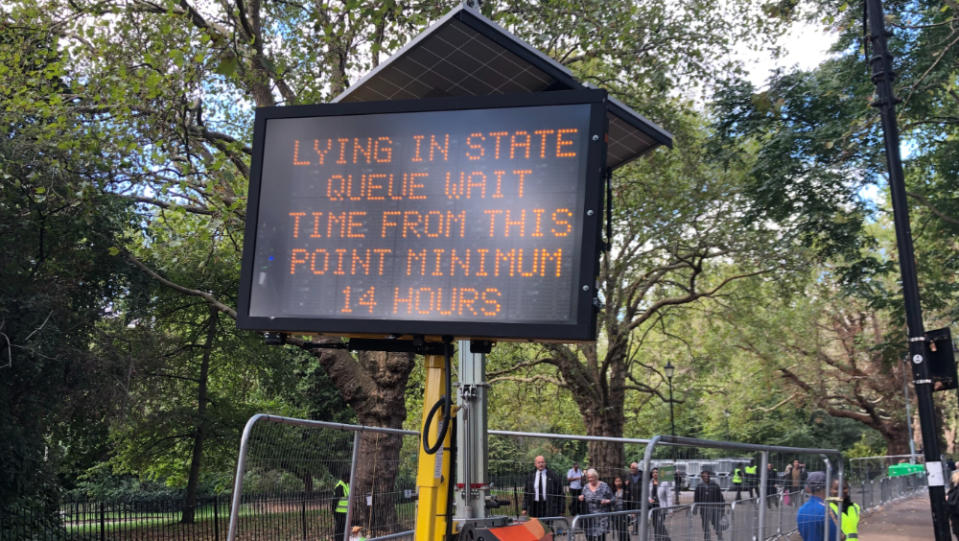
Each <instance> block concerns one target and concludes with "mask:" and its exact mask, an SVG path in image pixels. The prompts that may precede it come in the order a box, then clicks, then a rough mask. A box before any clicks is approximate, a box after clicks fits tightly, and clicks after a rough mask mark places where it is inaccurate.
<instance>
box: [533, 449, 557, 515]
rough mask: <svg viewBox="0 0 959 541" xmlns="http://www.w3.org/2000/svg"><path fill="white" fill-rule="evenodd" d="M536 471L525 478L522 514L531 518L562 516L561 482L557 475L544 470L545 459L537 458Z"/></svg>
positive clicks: (535, 462)
mask: <svg viewBox="0 0 959 541" xmlns="http://www.w3.org/2000/svg"><path fill="white" fill-rule="evenodd" d="M534 464H535V465H536V469H535V470H533V471H532V472H531V473H530V474H529V475H528V476H527V477H526V485H525V486H524V487H523V514H524V515H526V514H528V515H529V516H531V517H559V516H562V515H563V482H562V481H561V480H560V478H559V475H557V474H555V473H553V472H552V471H550V470H548V469H546V459H545V458H543V457H541V456H538V457H536V459H535V461H534Z"/></svg>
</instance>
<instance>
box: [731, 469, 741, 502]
mask: <svg viewBox="0 0 959 541" xmlns="http://www.w3.org/2000/svg"><path fill="white" fill-rule="evenodd" d="M733 487H734V488H735V489H736V500H739V495H740V493H741V492H742V491H743V469H742V468H740V467H739V466H736V467H735V468H734V469H733Z"/></svg>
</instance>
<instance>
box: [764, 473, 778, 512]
mask: <svg viewBox="0 0 959 541" xmlns="http://www.w3.org/2000/svg"><path fill="white" fill-rule="evenodd" d="M778 480H779V472H777V471H776V467H775V466H773V464H772V462H770V463H768V464H766V508H767V509H772V506H773V504H774V503H775V504H776V507H779V490H778V489H777V484H776V481H778Z"/></svg>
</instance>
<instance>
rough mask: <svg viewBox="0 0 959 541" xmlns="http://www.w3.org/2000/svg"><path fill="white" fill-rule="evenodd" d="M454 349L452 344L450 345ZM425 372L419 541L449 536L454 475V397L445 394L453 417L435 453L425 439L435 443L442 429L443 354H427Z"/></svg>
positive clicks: (418, 481)
mask: <svg viewBox="0 0 959 541" xmlns="http://www.w3.org/2000/svg"><path fill="white" fill-rule="evenodd" d="M447 347H449V348H450V349H452V346H451V345H447ZM425 357H426V361H425V365H424V367H425V369H426V370H425V372H426V383H425V391H424V393H423V420H422V423H421V425H420V427H421V430H420V433H421V434H424V435H425V437H424V439H423V442H421V444H420V452H419V461H418V462H417V472H416V486H417V489H418V491H419V499H418V503H417V508H416V533H415V539H416V541H436V540H439V539H443V538H444V536H445V535H446V528H447V521H448V520H449V519H450V516H449V503H450V502H449V483H450V478H451V477H452V470H451V466H452V460H451V455H450V441H451V440H450V436H451V432H452V423H453V419H452V403H453V397H452V396H446V398H445V399H446V400H448V401H449V406H448V407H449V408H450V412H451V415H450V419H448V421H447V422H448V425H447V426H446V429H445V430H444V432H445V433H444V434H443V442H442V444H441V445H440V447H439V448H437V449H436V450H435V452H434V453H430V452H429V451H430V450H431V449H426V447H425V445H423V443H424V442H426V443H428V444H429V445H436V442H437V438H439V431H440V430H441V429H443V427H442V425H443V422H444V421H443V418H442V416H443V411H442V410H443V409H444V408H443V407H442V406H439V408H440V410H439V411H435V409H436V408H437V407H438V404H439V402H440V401H441V400H443V397H444V395H446V393H447V391H448V389H447V388H446V381H447V378H448V377H449V376H450V375H449V374H448V373H447V371H448V370H449V367H448V365H447V363H446V359H445V358H444V356H443V355H426V356H425Z"/></svg>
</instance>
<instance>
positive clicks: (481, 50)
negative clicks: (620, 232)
mask: <svg viewBox="0 0 959 541" xmlns="http://www.w3.org/2000/svg"><path fill="white" fill-rule="evenodd" d="M584 88H591V87H590V86H589V85H586V84H583V83H581V82H579V81H577V80H576V78H575V77H573V75H572V74H571V73H570V72H569V70H567V69H566V68H565V67H563V66H562V65H560V64H559V63H558V62H556V61H555V60H553V59H551V58H549V57H548V56H546V55H544V54H543V53H541V52H540V51H538V50H536V49H535V48H533V47H532V46H530V45H529V44H528V43H526V42H524V41H523V40H521V39H519V38H518V37H516V36H514V35H512V34H511V33H509V32H508V31H507V30H506V29H504V28H502V27H501V26H499V25H497V24H496V23H494V22H493V21H491V20H489V19H487V18H486V17H484V16H483V15H482V14H480V13H479V12H478V11H476V10H475V9H474V8H472V7H469V6H467V5H465V3H464V4H462V5H460V6H458V7H456V8H454V9H452V10H451V11H450V12H449V13H447V14H446V15H445V16H444V17H443V18H442V19H440V20H439V21H437V22H436V23H434V24H433V25H432V26H430V27H429V28H428V29H426V30H425V31H424V32H423V33H421V34H420V35H418V36H417V37H415V38H414V39H413V40H411V41H410V42H409V43H407V44H406V45H405V46H404V47H403V48H402V49H400V50H399V51H398V52H396V53H395V54H394V55H393V56H391V57H390V58H389V59H388V60H386V61H385V62H383V63H382V64H380V65H379V66H377V67H376V68H374V69H373V70H372V71H371V72H369V73H368V74H367V75H366V76H364V77H363V78H362V79H360V80H359V81H357V82H356V83H355V84H353V85H352V86H351V87H350V88H348V89H346V90H345V91H344V92H343V93H342V94H340V95H339V96H337V97H336V98H334V100H333V101H334V102H363V101H381V100H408V99H422V98H433V97H456V96H488V95H496V94H518V93H539V92H549V91H555V90H579V89H584ZM606 117H607V120H608V122H609V132H608V141H607V145H608V146H607V151H606V167H607V168H608V169H616V168H618V167H620V166H622V165H625V164H626V163H629V162H630V161H632V160H634V159H636V158H638V157H640V156H642V155H643V154H645V153H646V152H648V151H650V150H652V149H654V148H656V147H657V146H659V145H666V146H668V147H672V143H673V138H672V135H671V134H670V133H669V132H667V131H665V130H663V129H662V128H660V127H659V126H657V125H656V124H654V123H652V122H650V121H649V120H647V119H646V118H645V117H643V116H642V115H640V114H639V113H637V112H635V111H633V110H632V109H630V108H629V107H628V106H627V105H625V104H624V103H622V102H620V101H619V100H617V99H615V98H613V97H612V96H610V97H609V98H608V102H607V113H606Z"/></svg>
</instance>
